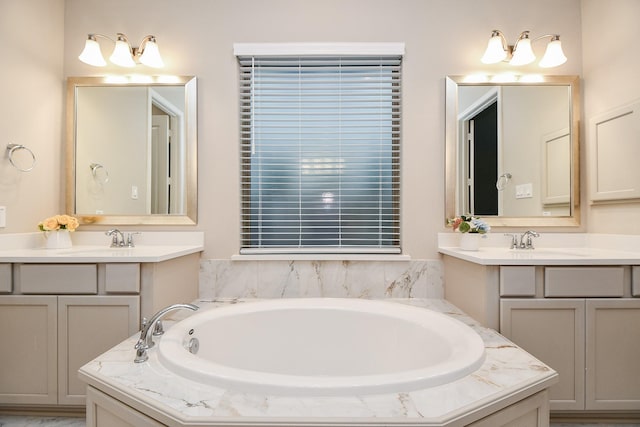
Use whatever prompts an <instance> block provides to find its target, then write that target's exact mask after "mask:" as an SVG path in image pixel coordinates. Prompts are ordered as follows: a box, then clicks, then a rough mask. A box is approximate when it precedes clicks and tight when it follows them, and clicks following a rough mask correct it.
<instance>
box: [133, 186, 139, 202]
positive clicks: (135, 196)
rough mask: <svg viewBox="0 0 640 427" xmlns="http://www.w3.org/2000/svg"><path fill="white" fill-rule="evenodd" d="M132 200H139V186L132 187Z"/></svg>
mask: <svg viewBox="0 0 640 427" xmlns="http://www.w3.org/2000/svg"><path fill="white" fill-rule="evenodd" d="M131 198H132V199H133V200H138V186H137V185H132V186H131Z"/></svg>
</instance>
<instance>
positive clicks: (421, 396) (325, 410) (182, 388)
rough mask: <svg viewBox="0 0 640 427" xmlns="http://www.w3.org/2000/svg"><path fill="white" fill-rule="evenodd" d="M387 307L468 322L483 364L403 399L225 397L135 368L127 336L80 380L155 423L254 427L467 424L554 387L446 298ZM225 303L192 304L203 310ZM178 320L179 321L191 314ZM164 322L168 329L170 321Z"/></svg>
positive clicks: (546, 372) (151, 366)
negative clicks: (486, 410)
mask: <svg viewBox="0 0 640 427" xmlns="http://www.w3.org/2000/svg"><path fill="white" fill-rule="evenodd" d="M243 301H244V300H239V301H233V302H238V303H242V302H243ZM389 301H395V302H397V303H404V304H411V305H416V306H419V307H425V308H428V309H432V310H435V311H439V312H443V313H445V314H447V315H449V316H451V317H453V318H456V319H458V320H460V321H462V322H463V323H466V324H468V325H469V326H470V327H472V328H473V329H474V330H475V331H476V332H477V333H478V334H479V335H480V336H481V338H482V339H483V340H484V342H485V348H486V360H485V362H484V364H483V365H482V366H481V368H480V369H478V370H477V371H476V372H474V373H473V374H470V375H467V376H466V377H464V378H462V379H459V380H457V381H454V382H452V383H449V384H444V385H441V386H437V387H432V388H428V389H422V390H416V391H411V392H406V393H390V394H380V395H361V396H340V397H315V398H314V397H307V398H303V397H289V396H264V395H257V394H255V395H254V394H250V393H241V392H232V391H228V390H225V389H221V388H216V387H213V386H209V385H205V384H200V383H197V382H194V381H189V380H186V379H184V378H180V377H177V376H176V375H173V374H172V373H170V372H168V371H167V370H166V369H165V368H164V367H162V366H161V365H160V364H159V362H157V356H156V352H154V351H152V352H151V354H150V361H149V362H147V363H144V364H134V363H133V362H132V361H133V358H134V350H133V346H134V344H135V340H136V338H137V337H131V338H130V339H129V340H127V341H124V342H123V343H121V344H119V345H118V346H116V347H114V348H113V349H111V350H109V351H108V352H106V353H104V354H103V355H101V356H99V357H98V358H96V359H95V360H93V361H91V362H89V363H88V364H86V365H85V366H84V367H82V368H81V370H80V377H81V378H82V379H83V380H85V381H87V382H88V383H89V384H91V385H93V386H96V387H97V388H98V389H102V390H103V391H106V392H107V393H108V394H113V395H114V396H117V397H118V398H120V399H122V400H123V402H125V403H128V404H129V405H130V406H134V407H136V405H138V406H139V405H140V402H144V404H145V405H146V406H147V408H144V411H145V412H147V413H148V414H149V415H151V416H152V417H154V418H157V419H158V420H159V421H161V422H162V421H163V419H164V417H168V418H167V419H175V418H178V419H182V420H185V422H190V423H206V422H212V421H214V420H215V421H216V422H218V423H219V422H221V420H228V422H232V421H233V420H235V421H237V420H239V419H243V418H246V420H247V421H249V420H251V421H250V422H251V423H255V424H262V423H273V421H274V420H277V419H280V420H282V419H286V420H287V423H288V424H290V423H298V422H303V421H304V422H314V421H323V422H328V423H331V422H332V421H331V420H342V421H344V420H350V421H349V422H360V423H362V422H365V423H366V422H371V423H376V424H377V423H381V422H384V423H388V424H395V425H403V424H414V425H415V423H416V422H418V423H433V424H434V425H438V424H444V423H448V422H450V421H451V420H463V419H464V420H466V419H467V418H473V417H474V416H473V415H471V416H469V415H468V414H469V413H473V412H474V411H482V410H483V409H481V408H483V407H484V406H485V405H487V404H490V403H491V402H493V401H496V400H500V399H521V398H524V397H526V396H527V395H529V394H533V393H535V392H537V391H540V390H542V389H544V388H546V387H548V386H550V385H552V384H554V383H555V382H556V381H557V374H556V373H555V372H554V371H553V370H552V369H551V368H549V367H548V366H546V365H545V364H544V363H542V362H540V361H539V360H537V359H535V358H534V357H533V356H531V355H529V354H528V353H526V352H525V351H523V350H522V349H520V348H519V347H517V346H516V345H514V344H513V343H511V342H510V341H508V340H507V339H506V338H504V337H503V336H501V335H500V334H498V333H496V332H495V331H493V330H491V329H488V328H484V327H482V326H481V325H479V324H478V323H477V322H476V321H474V320H473V319H471V318H469V317H468V316H467V315H465V314H464V313H462V312H461V311H460V310H459V309H457V308H456V307H454V306H453V305H451V304H450V303H448V302H447V301H445V300H441V299H389ZM228 303H229V301H224V302H220V301H197V302H196V304H198V305H200V306H201V307H202V308H203V309H207V308H214V307H215V306H220V305H222V304H228ZM177 314H178V315H179V316H186V315H189V314H190V313H186V312H177ZM166 324H167V326H170V322H167V323H166ZM160 339H161V338H160ZM154 359H155V360H156V361H155V362H154ZM138 409H140V410H142V409H143V408H141V407H139V408H138ZM187 420H188V421H187Z"/></svg>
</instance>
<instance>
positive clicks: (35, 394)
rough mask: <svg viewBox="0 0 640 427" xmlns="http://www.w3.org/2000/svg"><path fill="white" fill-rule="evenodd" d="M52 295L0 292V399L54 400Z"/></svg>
mask: <svg viewBox="0 0 640 427" xmlns="http://www.w3.org/2000/svg"><path fill="white" fill-rule="evenodd" d="M56 310H57V306H56V297H55V296H0V325H1V327H0V343H2V344H0V403H10V404H55V403H57V393H58V389H57V347H56V342H57V341H56V333H57V330H56V325H57V323H56Z"/></svg>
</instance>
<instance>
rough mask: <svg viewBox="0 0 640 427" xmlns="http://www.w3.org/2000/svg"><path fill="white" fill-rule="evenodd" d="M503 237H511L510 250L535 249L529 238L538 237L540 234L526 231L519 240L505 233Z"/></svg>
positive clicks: (515, 236) (516, 236)
mask: <svg viewBox="0 0 640 427" xmlns="http://www.w3.org/2000/svg"><path fill="white" fill-rule="evenodd" d="M505 236H509V237H511V244H510V245H509V248H510V249H535V248H534V247H533V241H532V240H531V238H532V237H540V233H538V232H536V231H533V230H527V231H525V232H524V233H522V236H520V238H518V235H517V234H508V233H506V234H505Z"/></svg>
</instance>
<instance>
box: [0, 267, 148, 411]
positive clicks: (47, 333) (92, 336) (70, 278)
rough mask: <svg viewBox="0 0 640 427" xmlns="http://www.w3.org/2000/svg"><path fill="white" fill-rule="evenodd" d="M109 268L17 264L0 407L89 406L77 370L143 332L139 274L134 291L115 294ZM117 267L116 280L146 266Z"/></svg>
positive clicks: (0, 320) (5, 308) (3, 336)
mask: <svg viewBox="0 0 640 427" xmlns="http://www.w3.org/2000/svg"><path fill="white" fill-rule="evenodd" d="M106 267H107V266H105V265H98V264H15V265H14V266H13V277H14V278H15V280H14V289H13V290H14V292H13V294H11V295H1V296H0V325H2V327H0V342H2V346H0V361H1V365H0V366H1V367H0V404H11V405H74V406H82V405H84V394H85V385H84V383H82V382H81V381H80V380H79V379H78V374H77V372H78V369H79V368H80V367H81V366H82V365H84V364H85V363H87V362H88V361H90V360H91V359H93V358H95V357H96V356H98V355H99V354H101V353H103V352H105V351H106V350H108V349H109V348H111V347H113V346H114V345H116V344H117V343H119V342H121V341H122V340H124V339H126V338H128V337H130V336H131V335H132V334H134V333H135V332H136V331H137V330H138V327H139V318H140V296H139V295H138V289H139V277H140V276H139V274H137V275H133V276H130V275H128V276H127V279H125V280H124V282H125V283H126V282H127V281H128V282H130V284H133V285H134V287H133V288H131V287H130V288H129V289H128V291H127V292H124V291H123V290H122V289H121V290H120V292H119V294H115V293H109V292H108V291H107V289H108V283H109V281H110V280H111V279H112V278H111V277H110V275H109V273H108V272H107V271H105V269H106ZM110 268H111V269H113V270H114V272H113V276H114V277H117V276H118V274H117V273H120V272H123V271H126V272H129V273H130V272H131V271H139V264H119V265H118V264H114V265H111V266H110ZM107 270H108V269H107ZM105 273H106V274H105ZM99 277H100V279H99ZM135 282H138V284H137V285H135ZM118 283H119V284H120V285H121V284H122V281H118ZM99 288H100V290H99Z"/></svg>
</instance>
